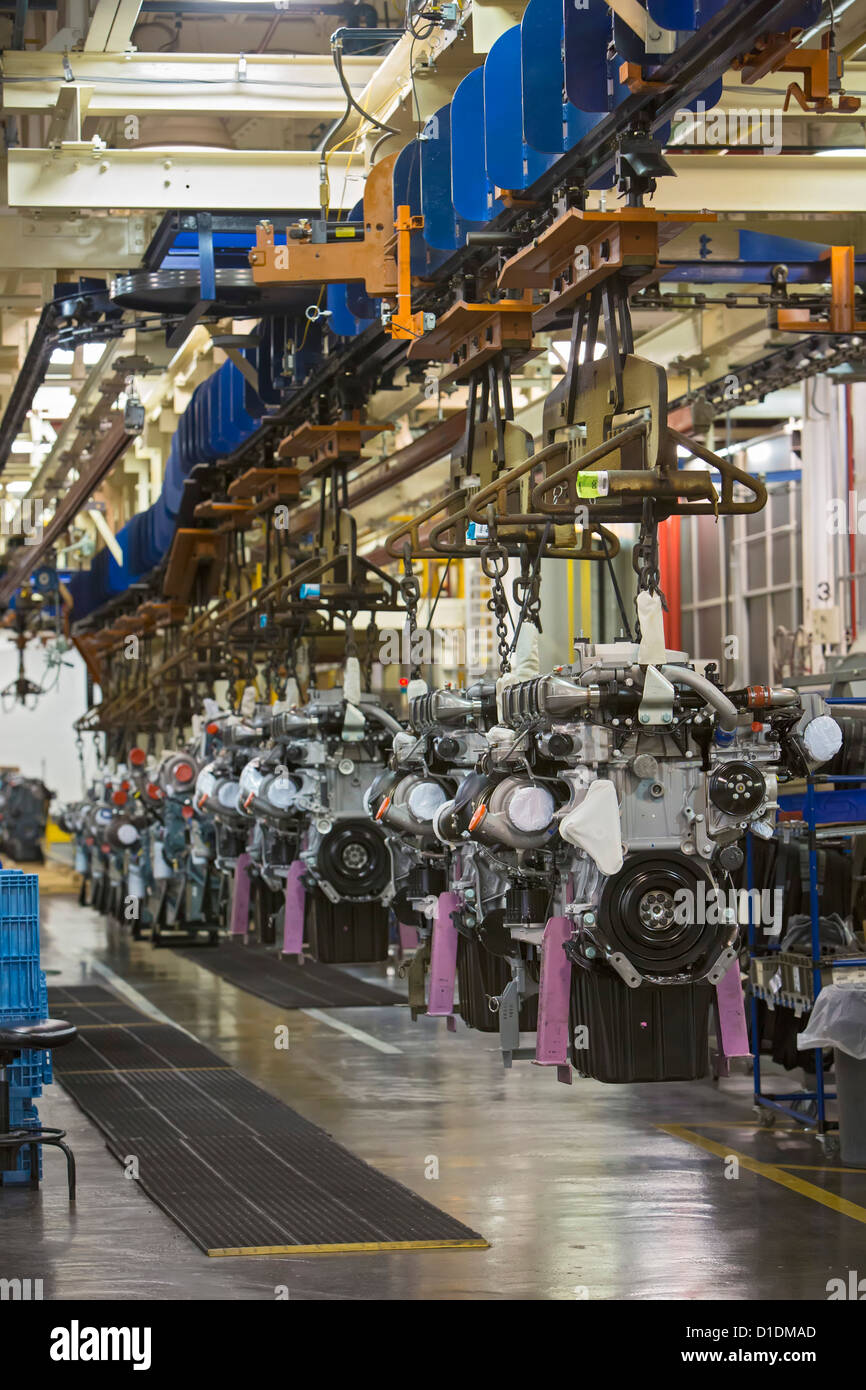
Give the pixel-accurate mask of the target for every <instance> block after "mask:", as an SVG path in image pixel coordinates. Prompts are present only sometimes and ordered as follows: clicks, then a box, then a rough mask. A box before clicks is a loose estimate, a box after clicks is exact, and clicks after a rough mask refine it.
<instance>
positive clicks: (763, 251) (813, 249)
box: [740, 232, 828, 261]
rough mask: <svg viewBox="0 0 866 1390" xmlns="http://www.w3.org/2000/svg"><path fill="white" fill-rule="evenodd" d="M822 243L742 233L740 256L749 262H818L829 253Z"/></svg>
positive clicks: (788, 237)
mask: <svg viewBox="0 0 866 1390" xmlns="http://www.w3.org/2000/svg"><path fill="white" fill-rule="evenodd" d="M827 249H828V248H827V246H826V244H825V243H824V242H820V241H798V240H797V238H796V237H792V236H768V235H767V234H766V233H765V232H740V256H741V257H742V258H743V259H744V260H747V261H773V260H775V261H817V260H820V258H821V256H822V255H823V254H824V252H825V251H827Z"/></svg>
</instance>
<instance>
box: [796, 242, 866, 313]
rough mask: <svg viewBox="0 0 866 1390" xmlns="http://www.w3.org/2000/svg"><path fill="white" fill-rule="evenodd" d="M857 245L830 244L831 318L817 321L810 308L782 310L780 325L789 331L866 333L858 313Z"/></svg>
mask: <svg viewBox="0 0 866 1390" xmlns="http://www.w3.org/2000/svg"><path fill="white" fill-rule="evenodd" d="M855 292H856V282H855V279H854V247H853V246H831V247H830V317H829V319H822V320H819V321H816V320H814V319H811V318H810V317H809V312H810V311H809V310H808V309H779V311H778V314H777V326H778V328H780V329H781V330H782V332H786V333H866V320H864V319H858V318H857V316H856V298H855Z"/></svg>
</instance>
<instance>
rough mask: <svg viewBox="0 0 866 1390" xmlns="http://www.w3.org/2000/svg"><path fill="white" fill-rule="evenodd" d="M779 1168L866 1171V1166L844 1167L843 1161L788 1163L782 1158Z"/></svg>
mask: <svg viewBox="0 0 866 1390" xmlns="http://www.w3.org/2000/svg"><path fill="white" fill-rule="evenodd" d="M776 1167H777V1168H798V1169H800V1170H801V1171H802V1172H804V1173H866V1168H843V1167H842V1165H841V1163H786V1162H785V1160H784V1159H780V1160H779V1162H778V1163H777V1164H776Z"/></svg>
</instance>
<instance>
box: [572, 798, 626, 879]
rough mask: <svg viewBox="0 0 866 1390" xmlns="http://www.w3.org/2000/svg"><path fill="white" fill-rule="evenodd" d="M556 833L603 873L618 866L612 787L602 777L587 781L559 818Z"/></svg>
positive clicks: (617, 826)
mask: <svg viewBox="0 0 866 1390" xmlns="http://www.w3.org/2000/svg"><path fill="white" fill-rule="evenodd" d="M559 833H560V835H561V836H562V838H563V840H566V841H567V842H568V844H570V845H576V846H577V848H578V849H582V850H583V852H584V854H588V855H589V857H590V859H592V860H593V861H594V862H595V863H596V864H597V865H598V868H599V870H600V871H601V873H603V874H618V873H619V871H620V869H621V868H622V828H621V826H620V820H619V801H618V799H617V794H616V787H615V786H614V785H613V782H608V780H607V779H606V778H604V777H599V778H597V779H596V781H595V782H590V784H589V788H588V789H587V793H586V796H585V797H584V798H583V800H582V801H581V803H580V805H579V806H575V808H574V810H573V811H567V812H566V814H565V815H564V816H563V818H562V820H561V821H560V822H559Z"/></svg>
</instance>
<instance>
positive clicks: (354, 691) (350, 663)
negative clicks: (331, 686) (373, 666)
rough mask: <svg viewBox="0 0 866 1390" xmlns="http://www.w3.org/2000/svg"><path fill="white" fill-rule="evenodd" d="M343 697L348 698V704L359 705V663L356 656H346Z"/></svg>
mask: <svg viewBox="0 0 866 1390" xmlns="http://www.w3.org/2000/svg"><path fill="white" fill-rule="evenodd" d="M343 698H344V699H346V700H348V701H349V704H350V705H360V703H361V663H360V661H359V660H358V658H357V657H356V656H347V657H346V670H345V673H344V675H343Z"/></svg>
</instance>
